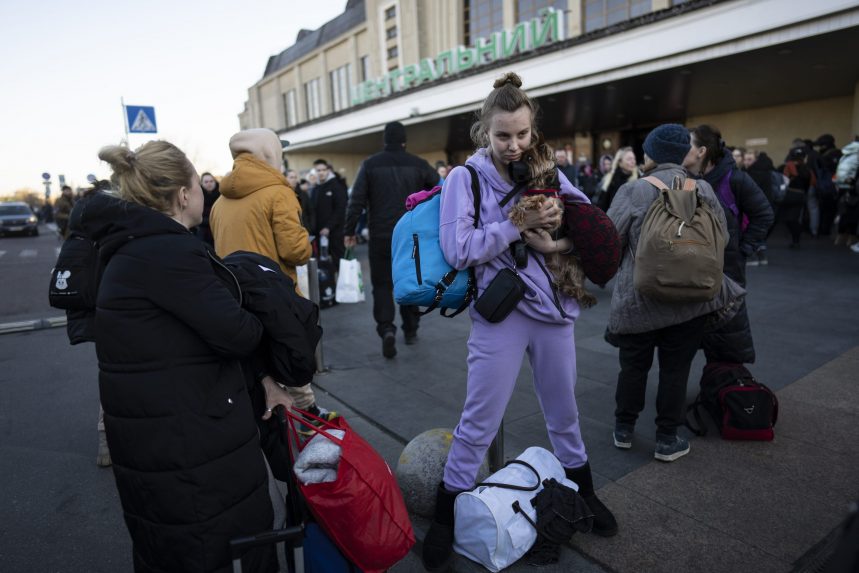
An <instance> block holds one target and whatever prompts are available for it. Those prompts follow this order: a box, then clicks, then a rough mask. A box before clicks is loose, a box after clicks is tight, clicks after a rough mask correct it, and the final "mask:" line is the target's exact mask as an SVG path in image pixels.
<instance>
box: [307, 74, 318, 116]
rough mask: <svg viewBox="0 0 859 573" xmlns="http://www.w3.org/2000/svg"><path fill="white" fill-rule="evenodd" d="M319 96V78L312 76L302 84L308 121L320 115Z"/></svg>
mask: <svg viewBox="0 0 859 573" xmlns="http://www.w3.org/2000/svg"><path fill="white" fill-rule="evenodd" d="M319 96H320V94H319V78H314V79H312V80H310V81H309V82H307V83H306V84H304V99H305V101H306V102H307V120H308V121H310V120H312V119H316V118H317V117H320V116H321V115H322V100H321V99H320V97H319Z"/></svg>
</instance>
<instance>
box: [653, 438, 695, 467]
mask: <svg viewBox="0 0 859 573" xmlns="http://www.w3.org/2000/svg"><path fill="white" fill-rule="evenodd" d="M688 453H689V440H687V439H686V438H684V437H682V436H673V435H668V434H656V451H655V452H654V453H653V457H654V458H656V459H657V460H659V461H662V462H673V461H674V460H676V459H678V458H682V457H683V456H685V455H686V454H688Z"/></svg>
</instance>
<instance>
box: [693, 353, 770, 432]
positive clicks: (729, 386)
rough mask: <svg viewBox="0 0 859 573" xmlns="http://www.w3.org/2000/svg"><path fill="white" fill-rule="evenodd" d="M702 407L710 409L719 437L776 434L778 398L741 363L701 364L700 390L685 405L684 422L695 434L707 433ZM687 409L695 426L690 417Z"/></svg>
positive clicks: (708, 410)
mask: <svg viewBox="0 0 859 573" xmlns="http://www.w3.org/2000/svg"><path fill="white" fill-rule="evenodd" d="M701 409H704V410H706V411H707V412H708V413H709V415H710V417H711V418H712V419H713V421H714V422H715V423H716V427H717V428H719V433H720V434H721V435H722V439H725V440H757V441H771V440H772V439H773V438H774V437H775V433H774V431H773V426H775V423H776V420H777V419H778V398H776V395H775V394H773V392H772V391H771V390H770V389H769V388H767V387H766V386H764V385H763V384H761V383H760V382H758V381H757V380H755V378H754V376H752V374H751V372H749V371H748V369H747V368H746V367H745V366H743V365H742V364H734V363H729V362H711V363H710V364H707V365H705V366H704V373H703V374H702V375H701V391H700V392H699V393H698V397H697V398H696V399H695V401H694V402H693V403H692V404H691V405H690V406H689V407H688V408H687V419H686V426H687V427H688V428H689V429H690V430H692V432H693V433H694V434H695V435H697V436H705V435H707V428H706V426H705V425H704V421H703V420H702V418H701V413H700V410H701ZM690 413H691V414H692V415H693V417H694V418H695V423H696V424H697V427H695V426H694V425H693V424H692V423H691V422H690V421H689V419H688V414H690Z"/></svg>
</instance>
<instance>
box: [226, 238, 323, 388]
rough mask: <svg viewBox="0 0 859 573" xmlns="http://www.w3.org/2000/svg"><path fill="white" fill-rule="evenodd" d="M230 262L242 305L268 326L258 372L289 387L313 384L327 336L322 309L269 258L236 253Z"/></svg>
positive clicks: (263, 340) (242, 252)
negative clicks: (319, 351)
mask: <svg viewBox="0 0 859 573" xmlns="http://www.w3.org/2000/svg"><path fill="white" fill-rule="evenodd" d="M224 264H225V265H227V267H228V268H229V269H230V270H231V271H232V272H233V274H234V275H235V277H236V279H237V280H238V281H239V285H240V286H241V289H242V297H243V300H242V307H243V308H245V309H246V310H248V311H250V312H251V313H252V314H253V315H254V316H256V317H257V318H258V319H259V320H260V322H261V323H262V325H263V330H264V332H265V334H264V335H263V339H262V344H260V348H259V350H260V351H259V352H258V356H257V364H256V367H257V368H258V371H259V372H263V373H265V374H268V375H270V376H271V377H273V378H274V379H275V380H277V381H278V382H280V383H281V384H284V385H286V386H304V385H306V384H310V382H312V381H313V375H314V373H315V372H316V345H317V344H319V340H320V339H321V338H322V327H321V326H319V307H318V306H316V304H314V303H313V302H311V301H309V300H307V299H306V298H304V297H302V296H301V295H299V294H298V293H296V292H295V284H294V283H293V282H292V279H291V278H289V277H288V276H287V275H286V274H285V273H284V272H283V271H282V270H281V269H280V267H279V266H278V264H277V263H276V262H274V261H273V260H271V259H269V258H268V257H265V256H263V255H260V254H258V253H249V252H247V251H236V252H235V253H232V254H230V255H228V256H226V257H224Z"/></svg>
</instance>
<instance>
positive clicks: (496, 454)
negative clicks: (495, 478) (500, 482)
mask: <svg viewBox="0 0 859 573" xmlns="http://www.w3.org/2000/svg"><path fill="white" fill-rule="evenodd" d="M503 467H504V420H503V419H502V420H501V424H500V425H499V426H498V433H497V434H495V439H494V440H492V443H491V444H489V472H490V473H495V472H497V471H498V470H500V469H501V468H503Z"/></svg>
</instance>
